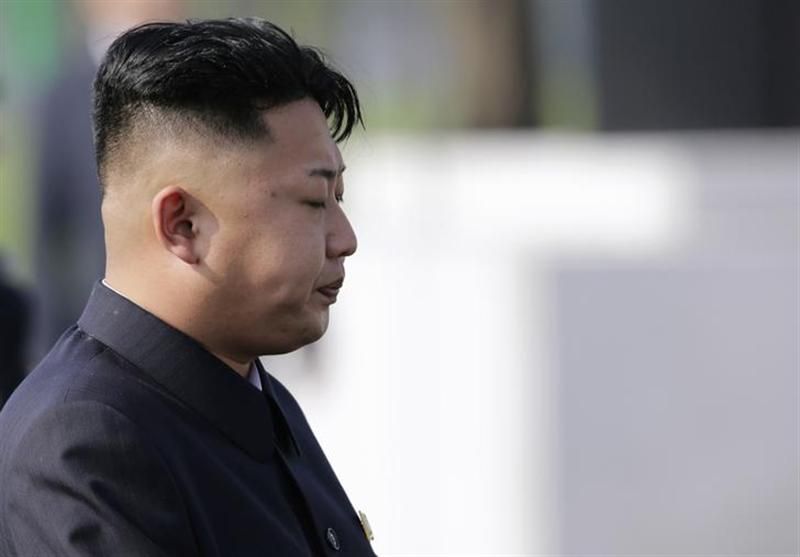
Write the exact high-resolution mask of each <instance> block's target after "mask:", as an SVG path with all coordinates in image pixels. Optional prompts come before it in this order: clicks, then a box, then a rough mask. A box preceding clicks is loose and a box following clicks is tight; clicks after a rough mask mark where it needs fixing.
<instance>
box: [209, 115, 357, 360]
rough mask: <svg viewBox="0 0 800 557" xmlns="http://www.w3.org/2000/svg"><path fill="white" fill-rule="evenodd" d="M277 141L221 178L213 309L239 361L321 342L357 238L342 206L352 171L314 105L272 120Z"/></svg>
mask: <svg viewBox="0 0 800 557" xmlns="http://www.w3.org/2000/svg"><path fill="white" fill-rule="evenodd" d="M265 118H266V122H267V125H268V127H269V130H270V135H271V137H270V139H269V140H265V141H264V142H259V143H258V144H257V145H254V146H248V147H242V152H241V157H236V158H235V159H232V160H229V161H227V162H226V163H225V164H224V165H223V166H224V168H222V169H217V171H215V172H214V175H215V179H217V180H219V181H222V182H225V183H218V184H214V186H215V187H214V192H215V193H214V194H213V197H211V198H210V199H209V200H208V205H209V209H210V211H211V213H213V215H214V220H215V221H216V222H215V225H214V228H215V231H214V232H213V234H212V235H211V237H210V241H209V247H208V254H207V257H206V258H205V264H206V266H207V268H208V275H209V282H210V283H211V284H212V285H213V286H212V288H211V290H210V292H209V295H208V299H207V300H206V301H205V302H206V304H205V306H206V307H208V308H211V310H212V313H213V315H210V316H208V317H209V319H211V320H213V322H214V324H213V325H212V327H213V328H214V329H215V335H214V336H216V337H217V338H218V339H219V341H220V346H221V347H224V349H225V351H226V352H227V353H228V355H230V356H231V357H234V358H237V357H240V358H243V359H246V358H249V357H251V356H253V355H260V354H270V353H272V354H275V353H284V352H288V351H291V350H294V349H296V348H299V347H300V346H303V345H305V344H308V343H310V342H313V341H315V340H317V339H319V338H320V337H321V336H322V334H323V333H324V332H325V330H326V329H327V326H328V312H329V307H330V305H331V304H332V303H334V302H335V299H336V294H337V293H338V288H339V287H340V286H341V281H342V279H343V278H344V259H345V257H347V256H349V255H351V254H353V252H354V251H355V249H356V237H355V234H354V233H353V229H352V227H351V226H350V223H349V221H348V220H347V217H346V216H345V214H344V211H343V210H342V207H341V206H340V204H339V200H341V198H342V195H343V193H344V184H343V181H342V171H343V170H344V165H343V163H342V157H341V154H340V152H339V149H338V147H337V146H336V144H335V143H334V141H333V140H332V139H331V136H330V132H329V130H328V125H327V122H326V119H325V117H324V115H323V113H322V111H321V110H320V108H319V106H318V105H317V104H316V103H315V102H313V101H311V100H302V101H297V102H293V103H291V104H288V105H286V106H283V107H279V108H276V109H271V110H269V111H267V112H266V113H265Z"/></svg>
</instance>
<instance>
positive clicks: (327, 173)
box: [308, 165, 347, 180]
mask: <svg viewBox="0 0 800 557" xmlns="http://www.w3.org/2000/svg"><path fill="white" fill-rule="evenodd" d="M345 170H347V167H346V166H345V165H342V166H341V168H339V170H334V169H332V168H323V167H320V168H312V169H311V170H309V171H308V175H309V176H311V177H315V176H321V177H323V178H325V179H326V180H335V179H336V178H337V176H341V175H342V174H343V173H344V171H345Z"/></svg>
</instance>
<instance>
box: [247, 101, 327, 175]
mask: <svg viewBox="0 0 800 557" xmlns="http://www.w3.org/2000/svg"><path fill="white" fill-rule="evenodd" d="M262 118H264V121H265V122H266V124H267V127H268V129H269V132H270V139H269V141H268V143H267V145H266V146H265V147H266V148H265V149H264V150H262V153H261V154H262V155H263V156H264V157H265V159H267V160H266V161H265V162H269V163H271V164H270V166H272V167H273V168H275V167H276V166H279V167H280V166H284V165H286V164H291V165H293V166H297V165H303V166H305V165H308V166H313V165H325V166H330V167H332V168H337V169H338V168H340V167H341V166H342V164H343V163H342V154H341V152H340V151H339V147H338V146H337V145H336V142H334V141H333V139H332V138H331V134H330V130H329V128H328V121H327V119H326V118H325V115H324V114H323V113H322V109H320V107H319V105H318V104H317V103H316V102H314V101H313V100H309V99H303V100H300V101H295V102H292V103H289V104H287V105H284V106H280V107H277V108H274V109H271V110H268V111H265V112H264V114H263V116H262Z"/></svg>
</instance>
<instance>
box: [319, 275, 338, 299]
mask: <svg viewBox="0 0 800 557" xmlns="http://www.w3.org/2000/svg"><path fill="white" fill-rule="evenodd" d="M342 284H344V278H340V279H339V280H335V281H333V282H331V283H328V284H326V285H325V286H321V287H319V288H317V292H319V293H320V294H322V295H323V296H325V297H326V298H327V299H328V302H329V303H331V304H332V303H334V302H335V301H336V297H337V296H338V295H339V290H340V289H341V288H342Z"/></svg>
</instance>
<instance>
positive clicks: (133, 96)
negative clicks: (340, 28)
mask: <svg viewBox="0 0 800 557" xmlns="http://www.w3.org/2000/svg"><path fill="white" fill-rule="evenodd" d="M303 98H311V99H314V100H315V101H316V102H317V103H318V104H319V106H320V108H321V109H322V111H323V113H324V114H325V116H326V117H327V118H328V120H329V125H330V129H331V134H332V136H333V138H334V140H335V141H337V142H339V141H341V140H343V139H345V138H347V137H348V136H349V135H350V133H351V132H352V130H353V127H354V126H355V124H356V123H361V124H362V126H363V121H362V118H361V108H360V104H359V100H358V95H357V93H356V90H355V88H354V87H353V84H352V83H350V81H348V80H347V78H346V77H344V76H343V75H342V74H341V73H339V72H337V71H336V70H334V69H332V68H331V67H330V66H329V65H328V63H327V62H326V60H325V58H324V56H323V55H322V54H321V53H320V52H319V51H318V50H316V49H314V48H311V47H307V46H300V45H298V44H297V43H296V42H295V41H294V39H293V38H292V37H291V36H290V35H288V34H287V33H286V32H284V31H283V30H281V29H280V28H279V27H277V26H276V25H274V24H272V23H269V22H268V21H264V20H262V19H257V18H247V19H226V20H206V21H187V22H185V23H148V24H144V25H140V26H138V27H134V28H133V29H130V30H129V31H127V32H125V33H124V34H123V35H121V36H120V37H119V38H117V39H116V40H115V41H114V42H113V43H112V44H111V46H110V48H109V49H108V52H107V53H106V56H105V59H104V60H103V62H102V64H101V65H100V68H99V69H98V71H97V77H96V78H95V81H94V135H95V152H96V157H97V168H98V173H99V175H100V180H101V183H103V182H104V174H105V169H106V165H107V162H108V160H109V158H110V157H113V156H114V154H115V153H116V151H118V150H119V149H121V148H123V147H124V144H125V141H126V139H127V138H128V137H129V134H130V132H131V131H132V129H133V126H134V125H135V124H136V123H137V120H140V119H145V118H147V117H148V116H152V114H154V113H155V114H158V115H159V116H160V117H162V118H163V119H165V120H167V121H172V122H179V123H181V124H188V125H193V126H195V127H198V126H199V127H201V128H202V129H204V131H210V132H212V133H216V134H219V135H220V136H223V137H225V138H229V139H233V140H247V139H258V138H262V137H265V136H268V135H269V130H268V129H266V126H265V125H264V123H263V120H262V119H261V112H262V111H263V110H267V109H270V108H273V107H277V106H281V105H285V104H287V103H290V102H292V101H296V100H300V99H303Z"/></svg>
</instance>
